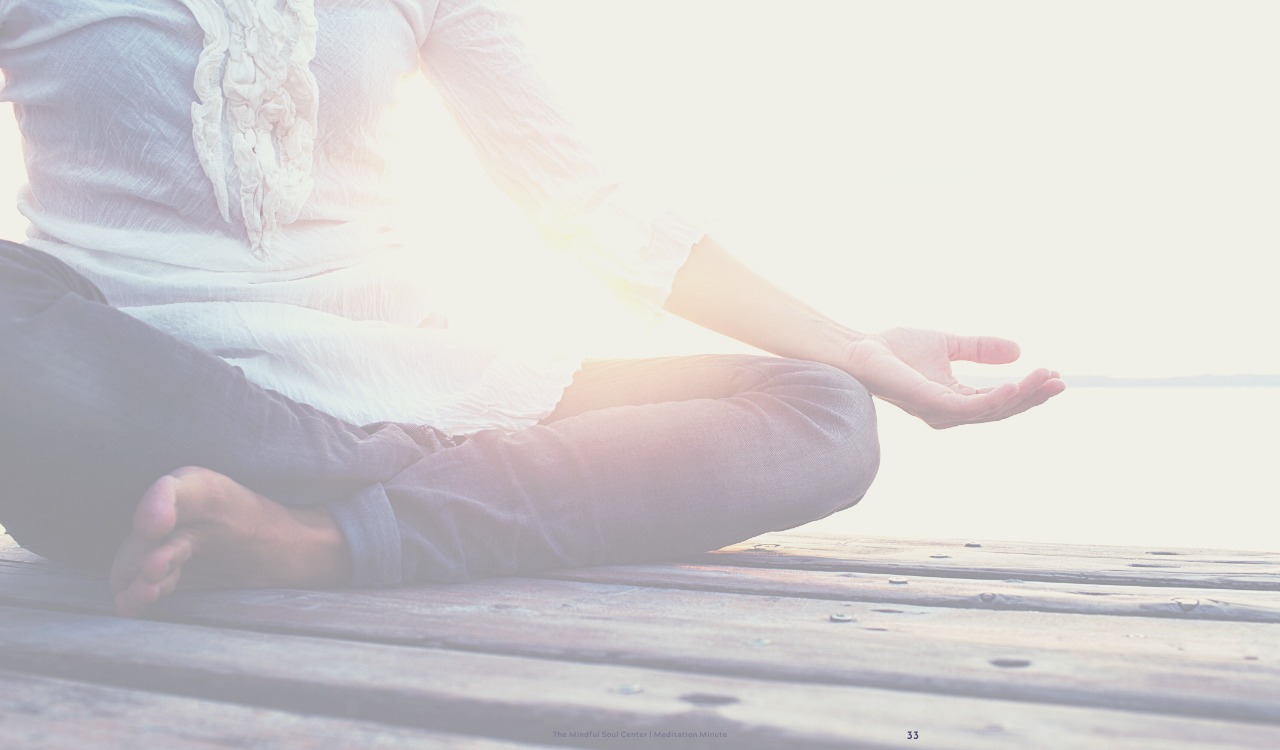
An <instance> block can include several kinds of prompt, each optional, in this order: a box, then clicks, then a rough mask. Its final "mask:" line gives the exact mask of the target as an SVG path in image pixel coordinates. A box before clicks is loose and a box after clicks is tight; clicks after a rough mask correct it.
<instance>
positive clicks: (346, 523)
mask: <svg viewBox="0 0 1280 750" xmlns="http://www.w3.org/2000/svg"><path fill="white" fill-rule="evenodd" d="M328 507H329V512H330V513H331V514H332V515H333V520H334V522H335V523H336V524H337V525H338V529H339V530H341V531H342V535H343V536H344V537H346V540H347V548H348V549H349V550H350V552H351V585H352V586H354V587H357V588H373V587H385V586H398V585H400V583H401V582H402V581H401V568H400V527H399V525H398V524H397V523H396V516H395V513H394V512H393V511H392V510H391V501H390V500H389V499H388V498H387V491H386V489H384V488H383V486H382V485H381V484H373V485H370V486H369V487H367V488H366V489H364V490H363V491H361V492H358V493H356V494H355V495H352V496H351V497H349V498H346V499H343V500H336V501H334V502H331V503H329V506H328Z"/></svg>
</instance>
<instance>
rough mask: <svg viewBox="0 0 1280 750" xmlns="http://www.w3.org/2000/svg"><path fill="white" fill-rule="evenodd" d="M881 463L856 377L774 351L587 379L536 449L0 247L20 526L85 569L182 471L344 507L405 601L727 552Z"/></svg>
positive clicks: (5, 422)
mask: <svg viewBox="0 0 1280 750" xmlns="http://www.w3.org/2000/svg"><path fill="white" fill-rule="evenodd" d="M878 463H879V447H878V443H877V438H876V426H875V412H874V408H873V406H872V403H871V398H870V397H869V396H868V394H867V392H866V390H865V389H864V388H863V387H862V386H861V385H860V384H859V383H858V382H857V381H856V380H854V379H853V378H851V377H849V376H848V375H846V374H845V373H843V372H841V371H839V370H837V369H835V368H832V367H828V366H825V365H819V364H815V363H811V362H801V361H794V360H786V359H777V358H771V357H753V356H714V355H709V356H699V357H672V358H663V359H652V360H634V361H609V362H595V363H591V364H588V365H587V366H586V367H584V368H583V369H582V370H581V371H580V372H579V373H578V375H577V376H576V378H575V379H574V382H573V384H572V385H571V386H570V387H569V388H568V389H567V390H566V392H565V394H564V397H563V399H562V400H561V402H560V404H559V406H558V407H557V408H556V410H555V412H554V413H553V414H551V415H550V416H549V417H547V418H546V419H545V420H543V422H542V423H541V424H539V425H536V426H533V427H530V428H528V429H525V430H522V431H520V432H516V433H503V432H499V431H492V432H481V433H478V434H476V435H473V436H471V437H469V438H467V439H466V440H462V441H455V440H453V439H451V438H450V437H448V436H446V435H444V434H442V433H440V432H439V431H437V430H434V429H432V428H430V427H428V426H421V425H402V424H392V423H383V424H377V425H367V426H364V427H357V426H355V425H350V424H346V423H344V422H342V421H340V420H338V419H335V418H333V417H331V416H329V415H327V414H324V413H322V412H319V411H317V410H316V409H313V408H311V407H308V406H306V405H303V404H298V403H295V402H293V401H290V400H289V399H287V398H285V397H284V396H282V395H280V394H279V393H276V392H274V391H269V390H266V389H263V388H260V387H258V386H256V385H254V384H253V383H250V382H249V381H247V380H246V379H245V378H244V376H243V374H242V373H241V372H240V370H239V369H237V368H235V367H233V366H231V365H228V364H227V363H225V362H223V361H222V360H221V359H218V358H217V357H215V356H213V355H211V354H209V353H207V352H205V351H203V350H200V349H197V348H195V347H192V346H189V345H187V344H185V343H183V342H181V341H178V340H176V339H174V338H172V337H170V336H168V335H166V334H164V333H161V332H160V331H157V330H155V329H153V328H150V327H149V326H147V325H145V324H143V323H141V322H139V321H137V320H135V319H133V318H131V317H129V316H127V315H125V314H123V313H121V312H119V311H118V310H115V309H113V308H112V307H110V306H109V305H108V304H106V301H105V300H104V298H103V297H102V295H101V293H100V292H99V291H98V290H97V289H96V288H95V287H94V286H93V285H92V284H91V283H90V282H89V281H88V280H86V279H85V278H84V277H82V276H81V275H80V274H78V273H76V272H75V271H74V270H72V269H71V268H69V267H68V266H66V265H65V264H63V263H62V262H60V261H58V260H57V259H55V258H53V257H51V256H49V255H47V254H44V253H40V252H37V251H35V250H32V249H30V248H27V247H24V246H21V245H15V244H13V243H7V242H0V524H3V525H4V526H5V528H6V530H7V531H8V532H9V533H10V534H11V535H12V536H13V537H14V539H16V540H17V541H18V543H19V544H21V545H23V546H24V547H27V548H28V549H30V550H32V551H33V552H36V553H38V554H41V555H44V556H46V557H49V558H52V559H55V560H59V561H62V562H65V563H67V564H70V565H74V566H77V567H83V568H90V569H98V570H101V569H104V568H105V567H106V566H107V565H109V562H110V560H111V556H112V554H113V553H114V550H115V548H116V547H117V546H118V544H119V543H120V541H121V540H122V539H123V538H124V536H125V535H126V534H127V533H128V529H129V523H130V519H131V517H132V513H133V508H134V506H135V504H136V503H137V501H138V499H139V497H141V495H142V493H143V491H144V490H145V489H146V488H147V487H148V486H149V485H150V484H151V483H152V482H153V481H154V480H155V479H156V478H158V477H159V476H161V475H163V474H165V473H166V472H169V471H172V470H173V469H175V468H178V467H180V466H186V465H194V466H204V467H207V468H209V469H213V470H215V471H218V472H221V473H223V474H226V475H228V476H230V477H232V478H233V479H235V480H236V481H238V482H240V483H241V484H244V485H245V486H247V487H249V488H251V489H253V490H255V491H257V492H260V493H262V494H264V495H266V496H268V497H271V498H273V499H275V500H277V501H279V502H281V503H285V504H289V505H311V504H321V503H324V504H327V505H328V507H329V509H330V511H331V512H332V514H333V516H334V518H335V520H336V521H337V522H338V525H339V526H340V528H341V529H342V532H343V534H344V535H345V538H346V540H347V543H348V546H349V548H350V552H351V556H352V570H353V580H352V584H353V585H356V586H393V585H399V584H405V583H412V582H417V581H458V580H464V579H468V578H473V577H478V576H487V575H501V574H509V573H519V572H528V571H532V570H537V569H546V568H553V567H567V566H577V565H588V564H600V563H612V562H639V561H652V560H664V559H673V558H678V557H680V556H683V555H689V554H693V553H697V552H701V551H705V550H710V549H716V548H719V547H722V546H725V545H727V544H732V543H734V542H738V541H741V540H743V539H747V538H749V537H752V536H755V535H757V534H760V533H763V532H766V531H771V530H779V529H785V528H790V527H793V526H797V525H799V524H802V523H805V522H808V521H812V520H814V519H817V518H821V517H823V516H826V515H829V514H831V513H833V512H835V511H837V510H840V509H842V508H846V507H849V506H851V505H853V504H854V503H856V502H857V501H858V500H859V499H861V497H862V496H863V494H864V493H865V492H866V491H867V488H868V487H869V486H870V484H871V480H872V479H873V478H874V476H875V472H876V468H877V466H878Z"/></svg>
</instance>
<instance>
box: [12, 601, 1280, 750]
mask: <svg viewBox="0 0 1280 750" xmlns="http://www.w3.org/2000/svg"><path fill="white" fill-rule="evenodd" d="M757 648H762V647H757ZM0 663H3V665H4V666H6V667H7V668H9V669H24V670H29V671H32V672H39V673H45V674H56V675H63V676H64V677H71V678H74V679H77V680H92V681H96V682H103V683H109V684H114V685H121V686H125V687H128V688H131V689H135V690H136V689H141V690H147V691H153V692H156V693H168V694H173V695H178V696H191V697H200V698H202V699H204V700H214V701H226V702H230V703H247V704H251V705H256V706H266V707H269V708H270V710H273V711H288V712H296V713H298V714H312V715H320V716H327V717H330V718H329V719H327V721H330V722H333V721H334V719H335V718H336V717H341V718H347V719H355V720H357V721H361V722H383V723H386V724H391V725H397V726H411V727H429V728H432V729H434V730H436V731H449V732H452V733H463V734H474V735H487V736H498V737H507V738H510V739H513V740H516V741H522V742H546V743H548V744H553V743H557V742H558V743H563V744H566V745H574V746H584V745H585V746H594V747H608V748H616V747H617V746H618V743H619V742H622V740H620V739H611V738H605V737H598V738H587V739H582V740H574V739H561V740H554V739H552V738H553V733H554V732H555V731H561V732H565V733H567V732H568V731H574V730H579V731H584V730H585V731H594V730H602V729H604V730H610V729H612V730H624V729H625V730H629V731H635V732H647V731H670V730H675V731H691V732H695V733H696V732H700V731H711V732H724V733H725V735H726V737H725V738H724V739H705V740H702V741H699V740H696V739H695V740H688V739H685V740H680V741H672V740H671V739H666V738H661V737H650V738H649V739H648V741H647V742H646V741H635V740H633V741H631V742H630V744H631V745H632V746H643V747H682V748H683V747H715V748H724V747H734V748H769V749H770V750H773V749H774V748H780V747H787V748H793V747H794V748H898V747H902V746H903V743H904V742H905V741H906V732H907V731H908V730H915V731H918V732H920V736H921V739H922V745H921V746H928V747H936V748H991V749H993V750H1002V749H1004V748H1026V747H1036V748H1068V747H1074V748H1080V747H1089V748H1092V747H1106V748H1109V749H1114V750H1173V749H1175V748H1176V749H1178V750H1190V749H1192V748H1203V747H1209V746H1212V747H1223V748H1254V749H1256V750H1261V749H1262V748H1267V749H1268V750H1269V748H1271V747H1274V746H1275V743H1276V742H1277V741H1278V740H1280V728H1277V727H1275V726H1266V725H1260V724H1252V723H1244V724H1242V723H1235V722H1222V721H1209V720H1202V719H1192V718H1186V717H1175V716H1151V715H1148V714H1140V713H1130V712H1126V711H1119V710H1113V709H1105V708H1097V709H1083V708H1072V707H1064V706H1045V705H1038V704H1030V703H1015V702H1006V701H993V700H981V699H975V698H970V697H959V696H942V695H934V694H929V693H902V692H896V691H888V690H876V689H868V688H861V687H845V686H832V685H813V684H795V683H787V682H779V681H774V680H753V679H749V678H731V677H717V676H714V675H704V674H696V673H684V672H678V671H669V670H655V669H645V668H636V667H625V666H617V665H612V664H580V663H574V662H562V661H556V660H542V659H530V658H522V657H509V656H496V655H490V654H482V653H467V652H458V651H448V650H436V649H429V648H410V647H404V646H393V645H383V644H373V643H362V642H358V641H347V640H338V639H325V638H312V637H305V636H291V635H280V634H263V633H252V632H244V631H235V630H225V629H213V628H207V627H201V626H192V625H181V624H172V623H161V622H151V621H139V620H123V619H117V618H107V617H96V616H83V615H71V614H61V613H51V612H38V611H23V610H14V609H8V608H0ZM15 679H19V678H15ZM2 684H3V683H0V685H2ZM0 689H2V688H0ZM80 689H83V690H92V688H91V687H82V688H80ZM4 694H6V695H12V692H11V691H9V690H7V689H6V690H4ZM63 695H66V694H65V693H63ZM143 695H144V697H145V695H146V694H143ZM54 698H56V699H57V700H62V699H61V698H57V696H56V695H55V696H54ZM87 700H88V702H89V705H88V706H87V707H85V710H87V711H90V712H100V713H102V714H106V715H107V717H108V718H109V719H110V718H112V717H113V716H114V715H115V711H116V709H114V708H113V707H112V703H111V701H110V700H106V701H105V702H102V703H99V699H98V698H96V697H93V696H90V697H89V698H88V699H87ZM172 700H191V698H190V697H188V698H173V699H172ZM45 703H48V699H42V698H40V697H38V696H37V697H34V698H33V700H32V702H31V703H29V704H28V705H30V706H32V707H33V708H34V709H35V710H37V711H39V710H49V711H53V712H57V711H61V710H70V709H66V708H65V707H62V706H48V707H47V708H46V709H42V708H41V706H42V705H43V704H45ZM0 706H4V703H3V702H0ZM140 711H141V713H140V716H143V717H145V713H146V711H147V708H146V704H143V707H142V709H140ZM5 713H8V712H7V711H5ZM208 720H209V721H215V722H216V721H217V720H218V717H217V716H216V712H215V715H213V716H212V718H209V719H208ZM316 720H317V721H321V726H325V724H324V723H323V722H324V721H326V720H322V719H316ZM310 721H312V719H308V722H310ZM342 725H343V722H338V723H337V726H342ZM366 726H367V724H362V725H360V726H359V727H357V729H358V730H359V731H363V730H364V727H366ZM3 728H4V724H3V723H0V732H3V731H4V729H3ZM387 732H388V733H392V732H393V730H392V729H388V730H387ZM245 733H247V734H253V733H254V732H253V731H252V728H251V727H247V728H246V731H245ZM0 736H3V735H2V734H0ZM232 736H240V735H234V734H233V735H232ZM925 743H927V744H925ZM55 746H56V745H55ZM88 746H92V745H88ZM246 746H254V747H257V746H260V743H253V744H251V745H246ZM334 746H335V747H346V746H350V747H357V746H360V745H345V744H342V743H337V744H335V745H334ZM407 746H412V747H419V745H407ZM425 746H430V747H434V745H425Z"/></svg>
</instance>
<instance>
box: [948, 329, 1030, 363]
mask: <svg viewBox="0 0 1280 750" xmlns="http://www.w3.org/2000/svg"><path fill="white" fill-rule="evenodd" d="M1021 354H1022V349H1021V348H1019V347H1018V344H1017V343H1016V342H1013V341H1010V340H1009V339H1002V338H997V337H995V336H957V335H955V334H947V357H948V359H950V360H951V361H953V362H954V361H955V360H957V359H962V360H965V361H966V362H980V363H982V364H985V365H1003V364H1008V363H1009V362H1013V361H1015V360H1016V359H1018V356H1019V355H1021Z"/></svg>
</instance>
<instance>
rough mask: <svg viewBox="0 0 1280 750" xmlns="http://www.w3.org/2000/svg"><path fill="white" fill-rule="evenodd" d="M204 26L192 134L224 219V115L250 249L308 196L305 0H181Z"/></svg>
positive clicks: (312, 98) (310, 92)
mask: <svg viewBox="0 0 1280 750" xmlns="http://www.w3.org/2000/svg"><path fill="white" fill-rule="evenodd" d="M182 3H183V5H185V6H187V8H188V9H189V10H190V11H191V14H192V15H193V16H195V19H196V22H197V23H199V24H200V28H201V30H203V31H204V48H203V49H202V50H201V52H200V59H199V62H198V63H197V65H196V75H195V92H196V97H197V101H196V102H195V103H194V104H192V106H191V121H192V136H193V139H194V142H195V147H196V153H197V155H198V156H199V158H200V165H201V166H202V167H203V168H204V173H205V175H206V176H207V177H208V178H209V182H210V183H211V184H212V185H213V191H214V197H215V198H216V200H217V202H218V211H219V213H220V214H221V215H222V218H223V220H224V221H228V222H229V221H231V211H230V191H231V186H230V183H229V180H228V175H227V174H226V168H225V164H226V161H225V155H224V153H225V147H226V144H224V142H223V133H224V123H225V124H226V125H227V126H229V127H228V128H227V129H228V130H230V138H231V143H230V146H231V156H232V163H233V164H234V165H235V168H236V172H237V173H238V176H239V182H240V196H239V198H240V213H241V215H242V216H243V221H244V227H245V232H246V234H247V235H248V238H249V245H250V249H251V250H252V251H253V254H254V255H255V256H257V257H259V258H263V257H265V256H266V254H267V252H268V250H270V246H271V239H272V236H273V235H274V234H275V232H276V231H277V230H278V229H279V228H280V227H281V226H284V225H287V224H290V223H292V222H293V221H295V220H296V219H297V218H298V214H299V213H300V212H301V210H302V206H303V204H304V203H305V202H306V200H307V198H308V197H309V196H310V195H311V189H312V186H313V182H312V176H311V170H312V166H313V163H314V154H315V141H316V114H317V112H318V108H319V88H318V86H317V84H316V78H315V75H314V74H312V72H311V67H310V66H311V61H312V60H313V59H314V58H315V56H316V29H317V25H316V16H315V6H314V0H283V7H282V8H279V9H278V8H277V6H278V5H280V2H278V0H182Z"/></svg>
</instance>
